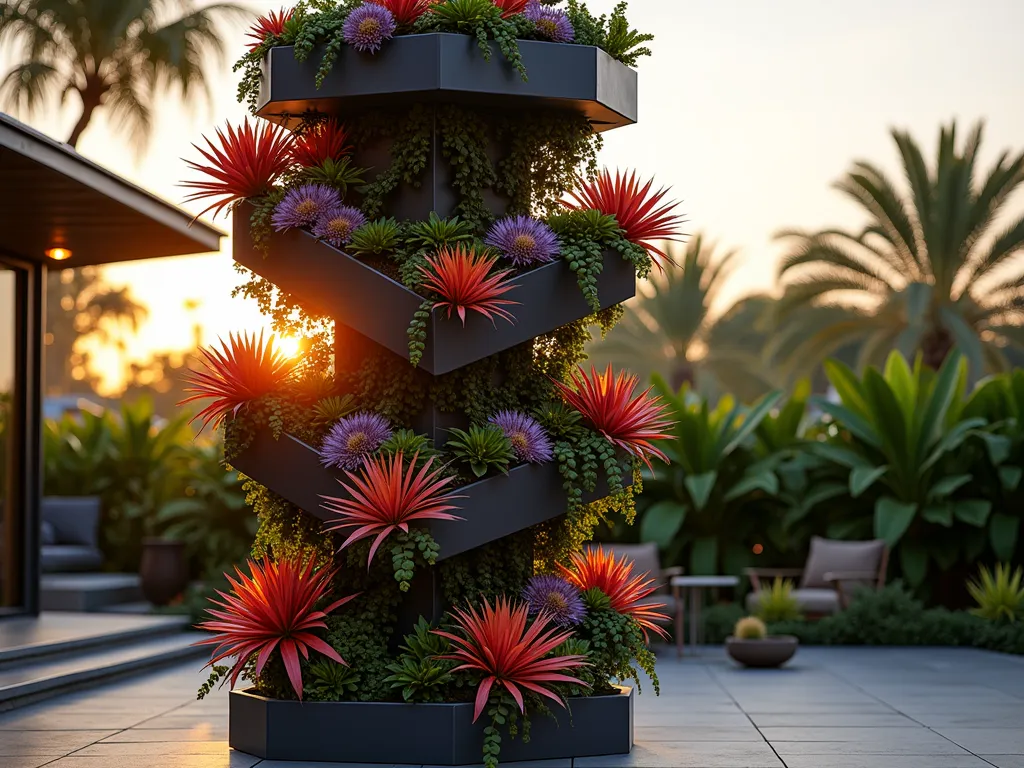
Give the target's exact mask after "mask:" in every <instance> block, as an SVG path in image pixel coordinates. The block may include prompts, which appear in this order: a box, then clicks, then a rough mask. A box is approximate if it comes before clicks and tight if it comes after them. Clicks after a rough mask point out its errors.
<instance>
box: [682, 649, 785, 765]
mask: <svg viewBox="0 0 1024 768" xmlns="http://www.w3.org/2000/svg"><path fill="white" fill-rule="evenodd" d="M701 666H702V667H704V669H705V670H706V671H707V673H708V675H710V676H711V679H712V680H714V681H715V684H716V685H717V686H718V687H719V688H721V689H722V693H724V694H725V695H726V696H728V697H729V700H730V701H732V703H733V704H735V705H736V707H737V708H738V709H739V711H740V712H742V713H743V716H744V717H745V718H747V720H749V721H750V724H751V725H752V726H754V729H755V730H756V731H757V733H758V735H759V736H760V737H761V738H762V739H764V743H765V744H767V745H768V749H770V750H771V751H772V754H774V755H775V758H776V759H777V760H778V761H779V762H780V763H781V764H782V766H783V768H789V764H788V763H787V762H786V761H785V760H784V759H783V758H782V755H780V754H779V752H778V750H776V749H775V745H774V744H772V743H771V742H770V741H768V737H767V736H765V735H764V734H763V733H762V732H761V729H760V728H759V727H758V725H757V723H755V722H754V718H752V717H751V716H750V715H749V714H748V713H747V710H745V709H744V708H743V705H742V704H740V703H739V702H738V701H737V700H736V697H735V696H733V695H732V693H731V692H730V691H729V689H728V688H726V687H725V685H724V684H723V683H722V681H721V680H720V679H719V678H718V674H717V673H716V672H715V670H714V669H712V668H711V667H709V666H708V665H706V664H703V663H702V664H701Z"/></svg>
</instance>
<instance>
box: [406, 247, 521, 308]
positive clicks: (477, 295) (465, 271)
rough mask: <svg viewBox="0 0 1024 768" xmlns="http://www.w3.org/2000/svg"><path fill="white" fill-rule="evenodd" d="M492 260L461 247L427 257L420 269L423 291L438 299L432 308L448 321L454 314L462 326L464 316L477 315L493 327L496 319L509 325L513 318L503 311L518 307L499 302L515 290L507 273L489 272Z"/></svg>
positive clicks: (509, 301)
mask: <svg viewBox="0 0 1024 768" xmlns="http://www.w3.org/2000/svg"><path fill="white" fill-rule="evenodd" d="M496 260H497V259H496V258H495V257H487V256H484V255H482V254H481V255H477V254H476V252H475V251H473V249H472V248H466V247H464V246H463V245H462V244H461V243H459V244H458V245H456V246H455V247H446V248H443V249H442V250H441V251H439V252H438V253H437V254H436V255H434V256H428V257H427V259H426V262H427V266H425V267H420V268H419V269H420V273H421V274H422V276H423V287H424V288H426V289H427V290H430V291H434V292H435V293H437V294H438V295H439V296H440V297H441V298H440V299H439V300H437V301H435V302H434V307H435V308H436V307H443V308H445V309H446V310H447V315H448V317H451V316H452V312H455V314H457V315H458V316H459V319H460V320H461V321H462V324H463V325H465V324H466V312H469V311H472V312H478V313H479V314H481V315H483V316H484V317H486V318H487V319H488V320H490V321H491V323H492V324H493V323H494V319H495V318H496V317H501V318H504V319H505V320H508V321H509V322H510V323H513V322H515V317H513V315H512V313H511V312H509V311H508V310H507V309H505V307H507V306H512V305H514V304H518V303H519V302H517V301H511V300H509V299H503V298H501V297H502V296H504V295H505V294H506V293H508V292H509V291H511V290H512V289H513V288H516V287H517V286H516V285H515V284H513V283H512V282H511V278H510V276H509V274H508V273H507V272H501V271H499V272H491V268H492V267H493V266H494V262H495V261H496Z"/></svg>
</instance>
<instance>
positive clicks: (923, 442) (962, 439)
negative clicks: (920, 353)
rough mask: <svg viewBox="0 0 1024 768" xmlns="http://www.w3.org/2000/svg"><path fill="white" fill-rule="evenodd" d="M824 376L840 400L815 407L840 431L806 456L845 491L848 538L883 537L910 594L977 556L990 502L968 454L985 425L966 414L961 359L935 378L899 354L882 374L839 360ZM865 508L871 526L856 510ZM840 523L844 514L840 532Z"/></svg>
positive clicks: (952, 358)
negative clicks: (933, 572)
mask: <svg viewBox="0 0 1024 768" xmlns="http://www.w3.org/2000/svg"><path fill="white" fill-rule="evenodd" d="M826 371H827V373H828V377H829V381H830V382H831V383H832V386H833V387H834V388H835V390H836V392H837V393H838V395H839V399H840V402H839V403H833V402H830V401H829V400H827V399H825V398H815V400H814V402H815V404H816V405H817V406H818V407H819V408H821V410H822V411H824V413H825V414H826V415H827V416H828V417H830V418H831V419H832V421H833V423H834V425H835V428H836V429H835V431H834V433H832V432H830V435H829V437H828V439H825V440H819V441H815V442H811V443H809V444H808V447H807V449H808V450H809V451H810V452H811V453H813V454H814V455H816V456H818V457H819V458H822V459H824V460H825V461H826V462H828V463H829V465H830V472H831V474H833V475H834V476H835V477H838V478H839V479H840V480H842V481H845V482H846V483H847V484H848V488H849V492H848V499H849V501H850V502H851V504H850V508H851V509H852V510H854V511H853V513H852V514H850V515H846V516H842V518H844V519H841V524H842V525H843V527H844V529H845V530H844V531H843V532H844V533H845V536H843V538H847V537H849V538H857V537H861V538H864V537H874V538H880V539H884V540H885V542H886V544H887V545H888V546H889V547H890V548H892V549H893V550H894V551H895V553H896V555H897V561H898V563H899V567H900V570H901V573H902V574H903V577H904V578H905V579H906V580H907V582H908V584H910V585H911V586H912V587H916V586H918V585H921V584H922V583H923V582H924V580H925V577H926V576H927V575H928V571H929V567H930V566H937V567H938V569H939V570H946V569H948V568H949V567H951V566H952V565H953V564H954V563H955V562H957V561H958V560H960V559H962V560H963V561H967V562H969V561H972V560H975V559H976V558H978V557H979V556H980V555H981V554H982V552H983V551H984V549H985V543H986V536H985V527H986V525H987V523H988V519H989V516H990V514H991V511H992V501H991V500H990V499H986V498H984V497H983V496H981V495H980V493H979V492H978V489H977V488H976V486H974V485H972V483H971V480H972V474H971V455H970V452H967V451H963V450H961V448H962V447H963V446H964V444H965V443H966V442H967V441H968V440H969V439H970V438H972V437H975V436H976V437H978V438H980V437H981V436H982V435H984V431H983V430H984V428H985V427H986V422H985V420H984V419H983V418H980V417H973V418H971V417H966V416H964V413H963V407H962V402H963V396H964V391H965V388H966V383H967V367H966V362H965V361H964V359H963V358H962V357H961V356H959V355H957V354H955V353H954V354H952V355H950V356H949V357H947V358H946V362H945V363H943V365H942V368H941V369H940V370H939V371H938V372H933V371H931V370H930V369H928V368H926V367H925V366H924V365H923V364H922V363H921V359H920V357H919V358H918V360H917V362H916V363H915V365H914V367H913V368H911V367H910V366H909V365H908V364H907V361H906V360H905V359H904V358H903V356H902V355H900V354H899V353H898V352H894V353H893V354H891V355H890V356H889V359H888V361H887V362H886V366H885V369H884V371H878V370H875V369H874V368H868V369H867V370H866V371H865V372H864V375H863V377H862V378H860V377H857V376H856V375H855V374H854V373H853V371H851V370H850V369H849V368H847V367H846V366H845V365H843V364H841V363H838V362H835V361H829V362H828V363H826ZM865 507H870V508H871V509H872V510H873V516H872V518H871V520H870V523H869V522H868V519H867V518H866V517H865V515H863V514H861V513H860V512H858V511H857V510H860V509H864V508H865ZM839 525H840V516H837V518H836V522H835V523H833V526H834V527H833V530H835V529H836V528H837V527H838V526H839Z"/></svg>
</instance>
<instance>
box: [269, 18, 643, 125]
mask: <svg viewBox="0 0 1024 768" xmlns="http://www.w3.org/2000/svg"><path fill="white" fill-rule="evenodd" d="M518 43H519V53H520V55H521V56H522V60H523V64H524V66H525V67H526V71H527V74H528V76H529V79H528V80H526V81H524V80H523V79H522V78H521V77H520V76H519V73H518V72H517V71H516V70H515V69H514V68H513V67H512V66H511V65H510V64H509V63H508V62H507V61H506V60H505V58H504V56H502V53H501V51H500V49H499V48H498V45H497V43H495V42H492V43H491V44H490V45H491V60H490V62H486V61H484V60H483V53H482V52H481V51H480V49H479V47H478V46H477V40H476V38H475V37H471V36H469V35H457V34H450V33H442V32H433V33H429V34H421V35H402V36H400V37H396V38H394V39H393V40H389V41H388V42H386V43H385V46H386V47H385V50H383V51H382V52H381V53H380V54H379V55H376V56H371V55H367V54H361V53H359V52H358V51H356V50H355V49H353V48H352V47H351V46H347V45H345V46H342V48H341V51H340V52H339V54H338V59H337V61H335V62H334V66H333V67H332V68H331V71H330V72H329V73H328V74H327V76H326V77H325V78H324V81H323V84H322V85H321V87H320V88H317V87H316V71H317V69H318V68H319V66H320V59H321V57H322V56H323V49H322V48H316V49H314V50H313V51H312V52H311V53H310V55H309V57H308V58H307V59H306V60H305V61H302V62H300V61H296V60H295V50H294V48H293V47H292V46H277V47H275V48H271V49H270V51H269V52H268V54H267V58H266V59H265V61H264V76H263V88H262V89H261V92H260V98H259V109H258V111H257V114H258V115H259V116H260V117H263V118H266V119H268V120H273V121H275V122H284V123H288V124H291V123H292V122H297V120H295V118H297V117H298V116H300V115H302V114H303V113H304V112H307V111H316V112H323V113H329V114H341V115H344V114H347V113H351V112H356V111H362V110H367V109H373V108H378V107H387V108H391V107H396V106H405V105H413V104H420V103H430V102H444V103H458V102H464V103H472V104H474V105H478V106H492V107H495V108H500V109H511V110H521V109H523V107H524V106H527V105H524V101H525V102H528V106H529V107H545V106H547V107H555V108H563V109H567V110H574V111H577V112H581V113H583V114H585V115H586V116H587V117H588V118H589V119H590V121H591V123H593V125H594V129H595V130H598V131H603V130H609V129H611V128H618V127H621V126H624V125H631V124H633V123H635V122H636V120H637V75H636V72H635V71H634V70H632V69H630V68H629V67H627V66H626V65H625V64H622V63H621V62H618V61H616V60H615V59H613V58H612V57H611V56H609V55H608V54H607V53H605V52H604V51H602V50H601V49H600V48H595V47H593V46H589V45H571V44H563V43H548V42H542V41H537V40H519V41H518Z"/></svg>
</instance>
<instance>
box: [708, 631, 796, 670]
mask: <svg viewBox="0 0 1024 768" xmlns="http://www.w3.org/2000/svg"><path fill="white" fill-rule="evenodd" d="M798 646H799V641H798V640H797V638H796V637H794V636H793V635H776V636H772V637H765V638H761V639H759V640H742V639H740V638H737V637H727V638H726V640H725V650H726V652H727V653H728V654H729V655H730V656H731V657H732V658H733V660H734V661H737V662H739V663H740V664H742V665H743V666H744V667H757V668H761V669H770V668H774V667H781V666H782V665H783V664H785V663H786V662H787V661H789V660H790V659H791V658H793V654H794V653H796V649H797V647H798Z"/></svg>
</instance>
